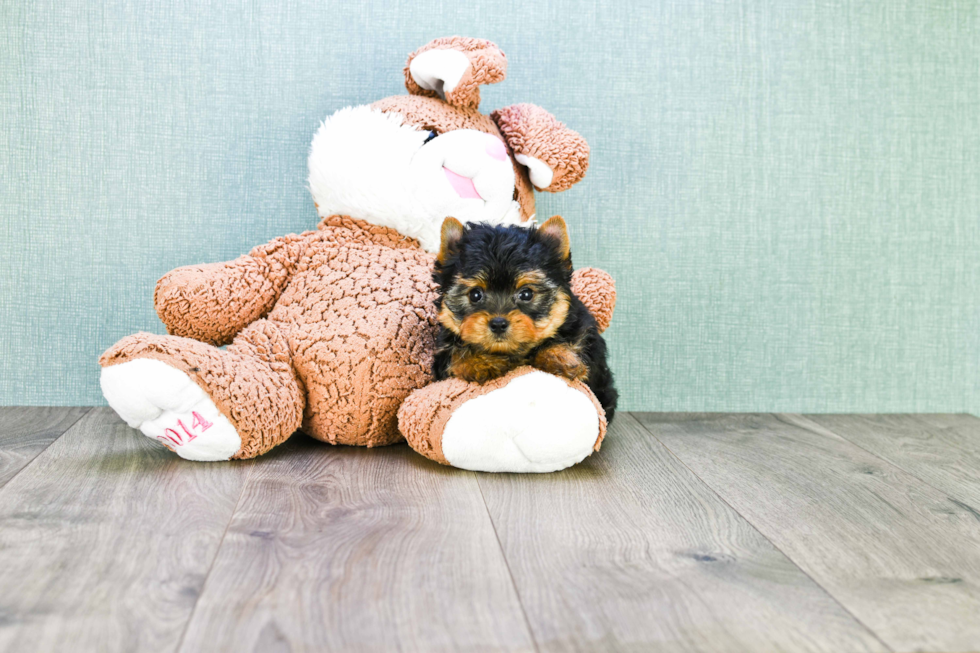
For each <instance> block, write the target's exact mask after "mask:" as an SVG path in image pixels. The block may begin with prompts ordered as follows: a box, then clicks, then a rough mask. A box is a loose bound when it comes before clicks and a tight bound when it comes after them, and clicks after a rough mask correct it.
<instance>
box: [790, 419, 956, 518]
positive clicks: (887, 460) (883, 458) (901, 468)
mask: <svg viewBox="0 0 980 653" xmlns="http://www.w3.org/2000/svg"><path fill="white" fill-rule="evenodd" d="M899 414H901V415H905V416H906V417H915V413H899ZM967 414H969V413H967ZM797 415H798V416H799V417H801V418H803V419H804V420H806V421H808V422H810V423H811V424H814V425H816V426H818V427H820V428H822V429H827V430H828V431H830V432H831V433H833V434H834V435H836V436H837V437H839V438H840V439H841V440H843V441H844V442H847V443H848V444H850V445H852V446H855V447H857V448H858V449H860V450H861V451H863V452H864V453H866V454H868V455H869V456H874V457H875V458H877V459H878V460H880V461H882V462H884V463H887V464H889V465H891V466H892V467H894V468H895V469H897V470H899V471H901V472H904V473H906V474H908V475H909V476H911V477H912V478H914V479H915V480H917V481H919V482H920V483H922V484H923V485H925V486H926V487H930V488H932V489H933V490H935V491H936V492H938V493H940V494H942V495H943V496H945V497H946V498H947V499H950V500H951V501H952V500H953V497H951V496H949V495H950V493H949V492H947V491H946V490H943V489H942V488H938V487H936V486H935V485H933V484H932V483H930V482H929V481H927V480H925V479H924V478H922V477H921V476H919V475H918V474H916V473H915V472H913V471H910V470H908V469H906V468H905V467H904V466H902V465H900V464H899V463H897V462H895V461H894V460H892V459H891V458H890V457H887V456H884V455H882V454H880V453H876V452H874V451H871V450H870V449H866V448H865V447H862V446H861V445H860V444H858V443H857V442H854V441H853V440H851V439H850V438H849V437H847V436H845V435H841V434H840V433H838V432H837V431H836V430H834V429H832V428H830V427H829V426H824V425H823V424H821V423H820V422H815V421H814V420H812V419H810V418H809V417H807V416H806V415H804V414H797ZM777 419H778V417H777ZM920 423H921V421H920ZM924 426H927V427H928V426H929V425H928V424H925V425H924ZM960 497H961V499H960V500H962V495H960ZM963 503H967V502H966V501H963ZM968 505H969V504H968Z"/></svg>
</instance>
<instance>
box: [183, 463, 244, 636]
mask: <svg viewBox="0 0 980 653" xmlns="http://www.w3.org/2000/svg"><path fill="white" fill-rule="evenodd" d="M249 463H250V464H249V466H248V472H247V473H246V474H245V480H243V481H242V489H241V490H240V491H239V493H238V499H237V500H236V501H235V508H234V510H232V511H231V517H229V518H228V523H227V524H225V530H224V531H223V532H222V533H221V539H220V540H218V548H217V549H215V551H214V558H212V559H211V564H209V565H208V571H207V573H206V574H205V575H204V583H202V584H201V593H200V594H198V595H197V598H196V599H195V600H194V607H193V608H192V609H191V613H190V614H189V615H188V616H187V623H186V624H184V630H183V631H182V632H181V633H180V639H179V640H178V642H177V646H176V648H174V650H175V651H180V650H181V649H182V648H183V647H184V640H185V639H186V638H187V631H188V630H190V628H191V622H193V621H194V615H195V614H197V606H198V605H200V603H201V597H203V596H204V592H205V590H207V587H208V581H209V580H211V572H213V571H214V563H215V562H217V561H218V556H219V555H221V548H222V547H223V546H224V544H225V536H227V535H228V531H229V530H231V524H232V522H233V521H235V515H237V514H238V508H239V506H241V504H242V497H244V496H245V488H246V487H247V486H248V482H249V480H251V478H252V472H253V471H254V470H255V459H254V458H253V459H250V460H249ZM204 464H208V463H204Z"/></svg>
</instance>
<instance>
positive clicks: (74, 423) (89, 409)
mask: <svg viewBox="0 0 980 653" xmlns="http://www.w3.org/2000/svg"><path fill="white" fill-rule="evenodd" d="M55 408H57V406H55ZM80 408H88V410H86V411H85V412H84V413H82V414H81V415H79V416H78V419H76V420H75V421H74V422H72V423H71V424H69V425H68V427H67V428H65V430H64V431H62V432H61V433H59V434H58V437H56V438H55V439H54V440H52V441H51V442H49V443H47V444H46V445H44V448H43V449H41V450H40V451H38V452H37V455H35V456H34V457H33V458H31V459H30V461H28V463H27V464H26V465H24V466H23V467H21V468H20V469H18V470H17V471H16V472H14V475H13V476H11V477H10V478H8V479H7V480H6V481H4V482H3V485H0V491H3V489H4V488H5V487H7V486H8V485H10V482H11V481H12V480H14V479H15V478H17V477H18V476H20V475H21V473H23V471H24V470H25V469H27V468H28V467H30V466H31V465H33V464H34V463H35V461H37V459H38V458H40V457H41V456H42V455H44V452H45V451H47V450H48V449H50V448H51V446H52V445H54V443H55V442H57V441H58V440H60V439H61V438H63V437H65V433H67V432H68V431H70V430H72V428H73V427H74V426H75V425H76V424H78V423H79V422H80V421H82V418H84V417H85V416H86V415H88V414H89V413H91V412H92V411H93V410H95V409H96V408H98V406H80Z"/></svg>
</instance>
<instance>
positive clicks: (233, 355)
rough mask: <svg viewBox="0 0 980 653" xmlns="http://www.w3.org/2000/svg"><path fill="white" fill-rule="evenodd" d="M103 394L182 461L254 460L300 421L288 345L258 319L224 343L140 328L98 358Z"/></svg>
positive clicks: (300, 396) (298, 388)
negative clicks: (222, 345)
mask: <svg viewBox="0 0 980 653" xmlns="http://www.w3.org/2000/svg"><path fill="white" fill-rule="evenodd" d="M99 363H100V364H101V365H102V368H103V369H102V377H101V383H102V392H103V394H104V395H105V397H106V400H107V401H108V402H109V405H110V406H112V408H113V409H114V410H115V411H116V412H117V413H119V415H120V417H122V418H123V419H124V420H125V421H126V422H127V423H128V424H129V425H130V426H132V427H133V428H138V429H139V430H140V431H142V432H143V433H144V435H147V436H148V437H151V438H154V439H155V440H157V441H159V442H161V443H163V444H164V445H165V446H167V447H168V448H169V449H171V450H173V451H174V452H176V453H177V455H179V456H181V457H182V458H187V459H188V460H205V461H215V460H228V459H230V458H254V457H255V456H258V455H260V454H263V453H265V452H266V451H268V450H270V449H272V447H274V446H276V445H277V444H279V443H281V442H283V441H284V440H286V438H288V437H289V436H290V435H292V434H293V432H295V431H296V430H297V429H298V428H299V427H300V424H301V423H302V419H303V407H304V404H305V401H304V391H303V388H302V384H301V382H300V381H299V379H298V378H297V376H296V373H295V372H294V370H293V366H292V363H291V357H290V353H289V347H288V343H287V341H286V338H285V336H284V335H283V334H282V332H281V331H280V329H279V327H277V326H276V325H275V324H274V323H272V322H270V321H268V320H258V321H257V322H254V323H253V324H251V325H249V326H248V327H246V328H245V329H244V330H243V331H242V332H241V333H240V334H239V335H238V336H237V337H236V338H235V340H234V342H233V343H232V344H231V345H230V346H229V347H228V348H227V349H226V350H221V349H218V348H217V347H213V346H212V345H208V344H206V343H202V342H198V341H197V340H192V339H190V338H181V337H177V336H158V335H154V334H149V333H139V334H136V335H133V336H128V337H126V338H123V339H122V340H120V341H119V342H118V343H116V344H115V345H114V346H113V347H111V348H110V349H109V350H108V351H106V353H105V354H103V355H102V358H101V359H100V360H99Z"/></svg>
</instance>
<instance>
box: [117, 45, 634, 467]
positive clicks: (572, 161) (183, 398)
mask: <svg viewBox="0 0 980 653" xmlns="http://www.w3.org/2000/svg"><path fill="white" fill-rule="evenodd" d="M506 68H507V60H506V58H505V56H504V54H503V52H501V51H500V50H499V49H498V48H497V46H496V45H494V44H493V43H491V42H489V41H485V40H481V39H471V38H461V37H451V38H441V39H436V40H434V41H432V42H431V43H429V44H428V45H426V46H425V47H423V48H421V49H420V50H418V51H417V52H415V53H414V54H412V55H411V56H410V57H409V60H408V65H407V66H406V68H405V83H406V86H407V87H408V91H409V93H410V94H409V95H404V96H396V97H390V98H387V99H384V100H380V101H378V102H375V103H374V104H371V105H365V106H357V107H349V108H346V109H341V110H340V111H337V112H336V113H334V114H333V115H332V116H330V117H329V118H327V119H326V120H325V121H324V122H323V124H322V125H321V127H320V129H319V131H318V132H317V133H316V136H315V137H314V139H313V144H312V146H311V150H310V156H309V186H310V190H311V191H312V194H313V199H314V202H315V204H316V207H317V211H318V213H319V215H320V217H321V218H322V220H321V222H320V224H319V226H318V228H317V229H316V230H315V231H309V232H306V233H303V234H299V235H296V234H291V235H287V236H283V237H281V238H276V239H275V240H273V241H271V242H269V243H267V244H265V245H261V246H259V247H256V248H255V249H253V250H252V251H251V252H249V253H248V254H247V255H245V256H241V257H239V258H237V259H235V260H233V261H229V262H226V263H212V264H207V265H192V266H187V267H182V268H178V269H176V270H174V271H172V272H170V273H168V274H167V275H165V276H164V277H163V278H162V279H160V281H159V283H158V284H157V287H156V292H155V295H154V303H155V305H156V310H157V313H158V314H159V316H160V319H161V320H162V321H163V323H164V324H165V325H166V327H167V331H168V333H169V334H170V335H167V336H159V335H153V334H149V333H138V334H136V335H133V336H128V337H126V338H123V339H122V340H120V341H119V342H118V343H116V344H115V345H114V346H113V347H111V348H110V349H109V350H108V351H106V352H105V354H103V355H102V358H101V359H100V361H99V362H100V364H101V365H102V377H101V383H102V391H103V393H104V395H105V397H106V399H107V400H108V402H109V405H111V406H112V407H113V409H115V410H116V412H117V413H119V415H120V416H121V417H122V418H123V419H124V420H126V422H127V423H128V424H129V425H130V426H132V427H134V428H138V429H140V430H141V431H142V432H143V433H144V434H145V435H147V436H149V437H151V438H155V439H156V440H158V441H160V442H162V443H163V444H164V445H165V446H167V447H168V448H170V449H171V450H173V451H174V452H176V453H177V454H178V455H180V456H181V457H183V458H187V459H189V460H202V461H212V460H228V459H230V458H252V457H254V456H258V455H260V454H263V453H265V452H266V451H269V450H270V449H271V448H272V447H274V446H276V445H277V444H279V443H281V442H283V441H284V440H286V438H288V437H289V436H290V435H292V434H293V433H294V432H295V431H296V430H297V429H302V430H303V431H304V432H305V433H307V434H309V435H310V436H312V437H314V438H316V439H318V440H322V441H324V442H329V443H332V444H347V445H363V446H368V447H374V446H380V445H387V444H392V443H394V442H399V441H401V440H402V439H403V438H404V439H406V440H408V443H409V444H410V445H411V446H412V447H413V448H414V449H415V450H416V451H418V452H419V453H421V454H422V455H424V456H426V457H428V458H431V459H432V460H435V461H438V462H440V463H443V464H449V465H454V466H456V467H462V468H466V469H473V470H485V471H511V472H545V471H552V470H557V469H562V468H565V467H568V466H570V465H573V464H575V463H577V462H579V461H580V460H582V459H583V458H585V457H586V456H588V455H589V454H590V453H591V452H592V451H593V450H597V449H598V448H599V444H600V442H601V441H602V438H603V435H604V433H605V417H604V415H603V414H602V410H601V408H600V407H599V404H598V403H597V402H596V400H595V397H594V396H593V395H592V393H591V392H590V391H589V390H588V388H587V387H585V386H584V385H583V384H582V383H580V382H569V381H566V380H564V379H561V378H559V377H556V376H552V375H550V374H546V373H544V372H541V371H538V370H534V369H531V368H521V369H518V370H515V371H513V372H511V373H510V374H508V375H507V376H506V377H502V378H500V379H497V380H495V381H493V382H490V383H488V384H485V385H482V386H481V385H476V384H469V383H466V382H463V381H460V380H458V379H449V380H446V381H443V382H440V383H431V381H432V372H431V367H432V360H433V340H434V336H435V333H436V330H437V324H436V307H435V297H436V295H435V284H434V282H433V280H432V265H433V260H434V254H433V252H436V251H437V250H438V248H439V230H440V226H441V224H442V221H443V219H444V218H445V217H446V216H454V217H456V218H457V219H459V220H462V221H464V222H467V221H470V222H476V221H483V222H487V223H493V224H518V223H527V224H528V225H529V226H530V225H532V224H533V221H534V194H533V189H532V185H533V187H535V188H537V189H539V190H544V191H549V192H558V191H562V190H565V189H567V188H569V187H570V186H571V185H572V184H574V183H576V182H577V181H579V180H580V179H581V178H582V177H583V175H584V174H585V170H586V167H587V165H588V152H589V150H588V146H587V145H586V143H585V141H584V140H583V139H582V137H581V136H579V135H578V134H577V133H575V132H573V131H572V130H570V129H568V128H566V127H565V126H564V125H563V124H562V123H560V122H558V121H557V120H556V119H555V118H554V117H553V116H551V114H549V113H548V112H546V111H545V110H544V109H541V108H539V107H536V106H534V105H530V104H518V105H514V106H509V107H505V108H503V109H499V110H497V111H495V112H493V113H492V114H490V115H484V114H481V113H479V111H477V107H478V105H479V101H480V89H479V87H480V85H481V84H492V83H496V82H499V81H501V80H502V79H503V78H504V74H505V72H506ZM573 288H574V292H575V293H576V295H577V296H579V297H580V298H581V299H582V300H583V301H584V302H585V303H586V305H587V306H588V307H589V309H590V310H591V311H592V312H593V313H594V314H595V316H596V318H597V320H598V322H599V323H600V325H601V328H605V326H606V325H608V323H609V320H610V318H611V316H612V310H613V305H614V302H615V290H614V287H613V283H612V279H611V278H610V277H609V275H607V274H605V273H604V272H601V271H599V270H594V269H583V270H578V271H577V272H576V275H575V283H574V285H573ZM223 345H229V346H228V347H227V348H225V349H220V347H222V346H223Z"/></svg>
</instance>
